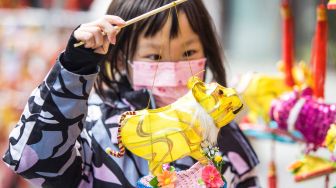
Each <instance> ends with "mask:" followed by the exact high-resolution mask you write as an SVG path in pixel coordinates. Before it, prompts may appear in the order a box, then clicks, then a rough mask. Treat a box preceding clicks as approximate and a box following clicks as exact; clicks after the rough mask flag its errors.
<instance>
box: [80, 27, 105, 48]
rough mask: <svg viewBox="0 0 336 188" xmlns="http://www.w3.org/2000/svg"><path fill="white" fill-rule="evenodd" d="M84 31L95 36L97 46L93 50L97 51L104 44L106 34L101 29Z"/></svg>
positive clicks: (92, 28) (84, 29) (95, 28)
mask: <svg viewBox="0 0 336 188" xmlns="http://www.w3.org/2000/svg"><path fill="white" fill-rule="evenodd" d="M82 31H85V32H89V33H92V34H93V39H94V41H95V45H94V46H92V47H91V48H93V49H96V48H98V47H100V46H102V45H103V43H104V33H103V31H102V30H101V29H100V28H99V27H97V26H96V27H85V28H83V29H82Z"/></svg>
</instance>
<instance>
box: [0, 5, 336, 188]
mask: <svg viewBox="0 0 336 188" xmlns="http://www.w3.org/2000/svg"><path fill="white" fill-rule="evenodd" d="M204 2H205V4H206V6H207V8H208V9H209V10H210V13H211V14H212V17H213V19H214V22H215V25H216V28H217V31H218V34H219V36H220V38H221V40H222V42H223V47H224V54H225V57H226V65H225V66H226V68H227V70H228V73H229V80H233V79H234V78H235V77H236V76H237V75H243V74H245V73H247V72H250V71H255V72H262V73H265V72H267V73H269V74H276V73H277V72H278V70H277V62H278V61H279V60H280V59H281V36H282V33H281V16H280V9H279V6H280V0H248V1H247V0H204ZM319 2H320V1H318V0H305V1H298V0H296V1H295V0H293V1H292V7H293V15H294V22H295V60H296V61H300V60H304V61H305V62H309V61H310V58H311V55H310V54H311V44H312V37H313V34H314V31H315V24H316V6H317V4H318V3H319ZM109 3H110V0H81V1H79V0H57V1H56V0H43V1H42V0H14V1H13V0H0V141H1V144H0V152H1V154H3V152H4V151H5V149H6V148H7V139H8V133H9V131H10V130H11V128H12V127H13V126H15V124H16V122H17V121H18V118H19V116H20V114H21V112H22V110H23V107H24V105H25V103H26V101H27V99H28V96H29V94H30V92H31V91H32V90H33V89H34V88H35V87H36V86H37V85H38V84H39V83H40V82H41V81H42V79H43V78H44V76H45V75H46V74H47V72H48V70H49V69H50V67H51V66H52V65H53V63H54V61H55V59H56V58H57V56H58V54H59V53H60V52H61V51H62V50H63V49H64V47H65V45H66V42H67V39H68V37H69V36H70V33H71V32H72V31H73V30H74V29H75V28H76V27H77V26H78V25H79V24H81V23H85V22H87V21H91V20H93V19H95V18H97V17H99V16H102V15H104V13H105V11H106V9H107V6H108V4H109ZM328 23H329V45H328V66H327V80H326V87H325V92H326V94H325V96H326V101H328V102H329V103H336V97H335V96H336V89H335V85H334V83H335V81H336V49H335V47H336V46H335V44H336V43H335V42H336V11H331V10H330V11H328ZM251 142H252V144H253V146H254V148H255V150H256V152H257V154H258V156H259V159H260V161H261V163H260V165H259V167H258V175H259V178H260V181H261V185H262V187H268V186H267V176H268V163H269V162H270V160H271V154H272V153H273V154H274V156H275V158H276V163H277V166H278V168H277V170H276V172H277V175H278V187H285V186H287V187H301V188H303V187H305V188H316V187H323V183H324V181H325V179H324V177H320V178H316V179H313V180H309V181H305V182H302V183H295V182H294V180H293V177H292V176H291V174H290V172H288V171H287V167H288V166H289V164H291V163H292V162H293V161H295V160H296V159H298V158H299V157H300V156H301V154H302V153H301V151H302V148H303V147H304V146H303V145H302V144H286V143H276V144H275V149H274V150H271V146H272V142H271V141H269V140H258V139H252V138H251ZM319 154H320V155H322V156H325V157H328V152H327V151H324V150H323V149H322V150H319ZM330 185H336V175H331V176H330ZM0 187H1V188H15V187H20V188H21V187H23V188H24V187H31V186H30V185H29V184H27V183H26V182H24V181H22V180H21V179H18V177H16V176H15V175H13V174H12V173H11V172H10V170H8V169H7V167H6V166H5V165H4V164H3V163H0Z"/></svg>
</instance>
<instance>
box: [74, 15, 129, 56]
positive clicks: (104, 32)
mask: <svg viewBox="0 0 336 188" xmlns="http://www.w3.org/2000/svg"><path fill="white" fill-rule="evenodd" d="M125 24H126V22H125V21H124V20H123V19H121V18H120V17H118V16H112V15H105V16H104V17H102V18H100V19H98V20H96V21H93V22H90V23H86V24H82V25H81V26H80V27H79V28H78V29H76V30H75V31H74V37H75V38H76V40H78V41H82V42H84V43H85V44H84V47H85V48H91V49H94V52H95V53H98V54H106V53H107V51H108V49H109V46H110V43H111V44H115V43H116V35H117V34H118V32H119V30H118V29H116V28H115V27H114V26H120V27H122V26H124V25H125Z"/></svg>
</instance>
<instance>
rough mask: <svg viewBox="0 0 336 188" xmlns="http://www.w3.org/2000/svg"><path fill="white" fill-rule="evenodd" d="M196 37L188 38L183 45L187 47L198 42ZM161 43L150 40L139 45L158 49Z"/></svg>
mask: <svg viewBox="0 0 336 188" xmlns="http://www.w3.org/2000/svg"><path fill="white" fill-rule="evenodd" d="M198 40H199V39H198V38H197V37H192V38H189V39H188V40H187V41H186V42H184V45H186V46H189V45H191V44H193V43H196V42H198ZM161 45H162V44H161V43H157V42H153V41H152V40H150V41H146V42H144V44H142V45H141V47H142V48H152V49H160V48H161Z"/></svg>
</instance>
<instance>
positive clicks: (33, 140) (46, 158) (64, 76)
mask: <svg viewBox="0 0 336 188" xmlns="http://www.w3.org/2000/svg"><path fill="white" fill-rule="evenodd" d="M95 79H96V74H91V75H77V74H74V73H71V72H69V71H67V70H66V69H65V68H64V67H63V66H62V65H61V63H60V61H59V60H57V62H56V64H55V66H54V67H53V68H52V70H51V71H50V72H49V74H48V76H47V77H46V79H45V80H44V81H43V83H42V84H41V85H40V86H39V87H38V88H36V89H35V90H34V91H33V92H32V94H31V96H30V98H29V99H28V103H27V105H26V106H25V109H24V111H23V113H22V115H21V118H20V120H19V122H18V124H17V126H16V127H15V128H14V129H13V130H12V132H11V134H10V136H9V148H8V150H7V152H6V153H5V155H4V158H3V160H4V161H5V162H6V163H7V164H8V166H9V167H10V168H12V169H13V170H14V171H15V172H17V173H18V174H20V175H22V176H24V177H25V178H27V179H29V180H30V181H31V182H32V183H34V184H36V185H39V186H43V187H61V186H62V187H76V186H75V185H77V184H78V182H79V181H80V179H81V176H82V157H81V154H80V153H81V152H80V151H79V150H80V147H81V145H80V144H79V142H78V141H77V139H78V137H79V135H80V134H81V132H82V129H83V125H84V123H85V118H86V114H87V99H88V97H89V93H90V91H91V89H92V87H93V83H94V81H95ZM62 182H63V184H64V183H65V182H66V185H67V186H64V185H62Z"/></svg>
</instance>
